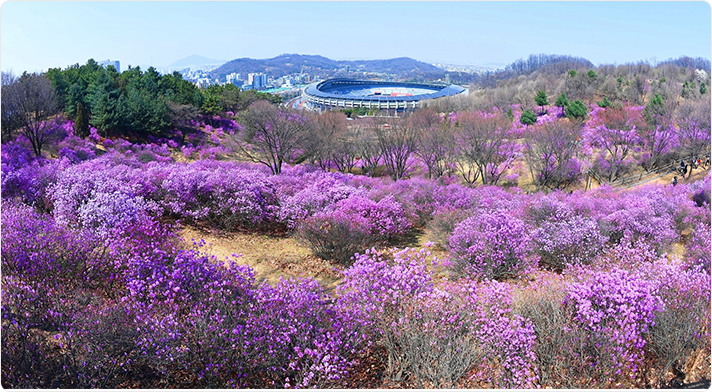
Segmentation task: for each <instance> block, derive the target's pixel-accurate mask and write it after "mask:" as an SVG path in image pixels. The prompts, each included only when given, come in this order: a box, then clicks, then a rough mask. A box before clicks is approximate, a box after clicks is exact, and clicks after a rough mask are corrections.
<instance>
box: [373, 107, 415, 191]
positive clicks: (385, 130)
mask: <svg viewBox="0 0 712 392" xmlns="http://www.w3.org/2000/svg"><path fill="white" fill-rule="evenodd" d="M389 122H390V124H386V123H378V122H376V123H374V124H375V126H373V127H372V129H373V131H374V133H375V134H376V138H377V139H378V144H379V146H380V148H381V151H382V153H383V163H384V164H385V165H386V169H388V173H389V174H390V176H391V178H392V179H393V180H398V179H401V178H403V177H404V176H405V173H406V170H408V168H409V166H410V162H409V158H410V156H411V154H413V153H414V152H415V146H416V141H417V138H418V134H417V132H416V130H415V128H414V127H413V126H412V125H411V124H410V122H409V121H406V120H401V119H398V120H395V121H389Z"/></svg>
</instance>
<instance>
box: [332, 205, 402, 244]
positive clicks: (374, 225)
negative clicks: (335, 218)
mask: <svg viewBox="0 0 712 392" xmlns="http://www.w3.org/2000/svg"><path fill="white" fill-rule="evenodd" d="M334 212H335V213H338V214H342V215H343V216H350V217H353V218H354V219H359V217H360V218H363V219H365V220H366V222H367V223H368V227H369V228H370V233H371V235H373V236H375V237H376V238H378V239H379V240H382V241H394V240H396V239H398V238H400V237H403V236H405V235H406V234H408V231H409V230H410V228H411V224H410V222H409V220H408V218H407V216H406V212H405V210H404V209H403V206H402V205H401V204H400V203H398V202H397V201H396V200H395V198H394V197H393V195H388V196H386V197H384V198H383V199H381V200H380V201H378V202H376V201H373V200H371V199H368V198H365V197H361V196H351V197H349V198H347V199H344V200H341V201H339V202H337V203H336V205H335V206H334Z"/></svg>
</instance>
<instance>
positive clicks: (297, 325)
mask: <svg viewBox="0 0 712 392" xmlns="http://www.w3.org/2000/svg"><path fill="white" fill-rule="evenodd" d="M255 299H256V302H255V305H254V306H252V307H250V314H249V316H248V318H247V321H246V324H245V327H244V332H243V333H242V335H243V336H244V339H245V340H244V341H245V343H244V345H245V346H244V347H245V348H244V352H245V356H246V357H247V358H249V360H250V361H251V362H250V365H251V366H252V367H253V369H255V370H257V371H258V372H259V373H260V375H261V376H263V377H267V378H268V379H270V380H272V382H273V385H274V386H276V387H282V386H283V387H286V388H290V387H293V388H309V387H317V388H323V387H325V386H326V385H328V384H329V383H330V382H334V381H336V380H339V379H340V378H342V377H344V376H345V375H347V374H348V370H349V368H350V367H351V366H353V365H354V364H355V362H354V361H353V359H351V358H353V354H354V353H355V352H356V350H358V349H360V348H361V339H360V337H359V335H358V334H357V329H356V324H354V323H353V320H351V316H350V313H349V312H348V311H346V312H344V311H341V310H340V309H339V308H337V307H332V306H330V305H329V303H330V302H331V298H330V297H329V295H328V294H327V293H326V292H325V290H324V289H323V288H321V286H319V283H318V282H317V281H316V280H315V279H289V280H285V279H282V280H281V281H280V282H279V283H278V284H277V285H276V286H274V287H272V286H270V285H261V286H260V287H259V288H258V289H257V291H256V292H255Z"/></svg>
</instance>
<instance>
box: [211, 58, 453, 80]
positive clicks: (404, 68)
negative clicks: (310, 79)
mask: <svg viewBox="0 0 712 392" xmlns="http://www.w3.org/2000/svg"><path fill="white" fill-rule="evenodd" d="M347 67H348V70H350V71H360V72H375V73H388V74H398V75H400V76H402V77H415V76H428V77H436V78H437V77H443V76H444V75H445V71H444V70H442V69H440V68H438V67H435V66H434V65H431V64H428V63H424V62H422V61H418V60H414V59H412V58H409V57H398V58H393V59H386V60H354V61H348V60H332V59H329V58H326V57H324V56H318V55H303V54H282V55H279V56H277V57H274V58H271V59H251V58H239V59H235V60H231V61H228V62H227V63H225V64H223V65H222V66H220V67H218V68H216V69H214V70H212V71H211V72H210V76H211V77H214V78H223V77H225V75H228V74H231V73H233V72H234V73H241V74H246V73H257V72H262V73H266V74H268V75H271V76H275V77H279V76H283V75H289V74H295V73H300V72H301V71H302V69H303V70H304V71H305V72H308V73H309V74H311V75H333V74H335V73H337V72H338V71H344V70H346V69H347Z"/></svg>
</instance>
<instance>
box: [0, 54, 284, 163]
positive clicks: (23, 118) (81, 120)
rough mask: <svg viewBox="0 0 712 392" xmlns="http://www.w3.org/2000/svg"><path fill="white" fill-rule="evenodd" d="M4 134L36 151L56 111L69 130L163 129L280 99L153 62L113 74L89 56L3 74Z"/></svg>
mask: <svg viewBox="0 0 712 392" xmlns="http://www.w3.org/2000/svg"><path fill="white" fill-rule="evenodd" d="M2 84H3V94H2V133H3V140H8V139H10V138H11V137H12V134H13V132H15V131H19V132H20V133H21V134H23V135H25V136H26V137H27V138H28V139H30V141H31V142H32V145H33V148H34V150H35V153H36V154H37V155H38V156H39V155H40V154H41V150H42V146H43V144H44V143H45V142H46V139H47V138H48V137H49V134H48V129H49V127H48V122H47V120H49V119H50V118H52V117H53V116H55V115H58V114H63V115H64V116H65V117H66V118H68V119H70V120H73V121H74V123H75V130H74V131H75V134H76V135H78V136H82V137H86V136H89V130H90V127H94V128H96V129H97V130H98V131H99V133H100V134H102V135H103V136H107V137H108V136H123V135H127V134H131V135H135V136H137V137H139V138H143V137H146V136H148V135H154V136H158V135H165V134H166V133H167V132H168V131H172V130H179V131H186V130H188V129H189V128H191V126H192V125H193V123H192V121H193V120H197V119H199V118H200V117H201V116H203V117H206V119H207V120H208V121H209V119H210V117H211V116H215V115H220V114H223V113H226V112H232V113H237V112H239V111H241V110H244V109H245V108H247V107H248V106H249V105H250V104H251V103H253V102H255V101H257V100H269V101H270V102H273V103H278V102H280V98H279V97H277V96H274V95H272V94H267V93H261V92H256V91H246V92H243V91H240V89H239V88H237V87H235V86H234V85H231V84H228V85H224V86H219V85H215V86H210V87H208V88H206V89H198V88H197V87H196V86H195V85H194V84H193V83H191V82H189V81H187V80H184V79H183V78H182V76H181V74H180V73H178V72H174V73H173V74H167V75H160V74H159V73H158V72H157V71H156V70H155V69H154V68H152V67H151V68H149V69H148V70H146V71H145V72H143V71H142V70H141V69H140V68H139V67H136V68H131V67H129V69H128V70H126V71H124V72H122V73H118V72H117V71H116V69H115V68H114V67H113V66H108V67H106V68H104V67H102V66H101V65H99V64H98V63H96V62H95V61H94V60H92V59H90V60H89V61H88V62H87V63H86V64H85V65H82V66H80V65H78V64H76V65H73V66H70V67H68V68H66V69H64V70H61V69H59V68H52V69H50V70H48V71H47V73H45V74H28V73H23V74H22V75H21V76H20V77H15V76H14V75H12V74H6V73H3V78H2Z"/></svg>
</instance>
